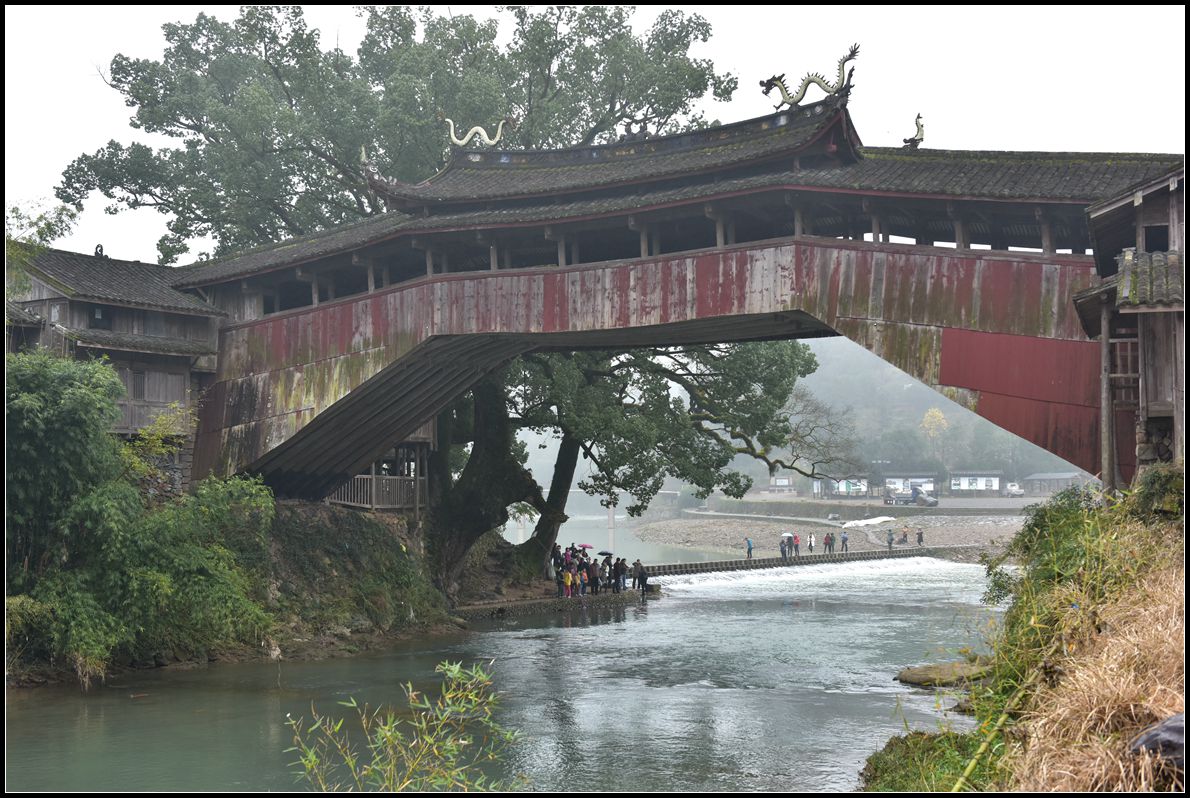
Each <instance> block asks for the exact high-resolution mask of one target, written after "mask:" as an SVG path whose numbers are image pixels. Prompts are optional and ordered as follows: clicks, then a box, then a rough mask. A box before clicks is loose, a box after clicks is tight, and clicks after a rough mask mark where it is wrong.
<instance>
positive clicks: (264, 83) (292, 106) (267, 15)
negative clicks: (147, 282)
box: [57, 6, 736, 263]
mask: <svg viewBox="0 0 1190 798" xmlns="http://www.w3.org/2000/svg"><path fill="white" fill-rule="evenodd" d="M360 13H361V14H363V15H364V16H365V20H366V25H367V35H366V36H365V38H364V40H363V42H362V44H361V45H360V47H359V50H358V53H357V54H356V57H352V56H351V55H349V54H347V53H344V52H343V51H342V50H340V49H338V48H334V49H330V50H324V49H322V46H321V43H320V40H319V34H318V31H317V30H311V29H310V28H308V27H307V25H306V22H305V18H304V16H303V14H302V10H301V8H300V7H284V8H275V7H264V6H247V7H245V8H244V9H243V10H242V11H241V13H240V16H239V18H238V19H237V20H235V21H234V22H230V23H228V22H222V21H220V20H218V19H215V18H214V17H210V16H207V15H205V14H200V15H199V16H198V19H197V20H195V22H194V23H193V24H189V25H184V24H171V25H166V26H164V31H165V38H166V42H167V47H166V50H165V53H164V55H163V57H162V59H161V60H160V61H157V60H152V59H140V58H129V57H127V56H124V55H117V56H116V57H115V58H114V59H112V63H111V70H110V74H109V76H108V82H109V84H110V85H111V86H112V87H113V88H115V89H116V90H117V91H119V92H120V93H121V94H122V95H123V96H124V99H125V102H126V103H127V104H128V105H129V106H130V107H132V108H134V109H135V113H134V115H133V117H132V119H131V124H132V126H133V127H134V128H139V129H142V130H145V131H148V132H151V133H161V134H165V135H167V136H170V137H172V138H175V139H177V141H178V145H177V146H175V147H162V148H159V149H156V150H154V149H152V148H150V147H148V146H145V145H143V144H130V145H125V144H121V143H119V142H116V141H111V142H109V143H108V144H107V146H105V147H104V148H102V149H101V150H99V151H98V152H95V153H92V154H89V155H82V156H80V157H79V158H77V159H76V160H75V161H74V162H73V163H72V164H71V165H70V166H69V167H68V168H67V169H66V171H65V173H64V175H63V181H62V184H61V185H60V186H59V187H58V190H57V194H58V197H59V198H60V199H62V200H63V201H64V202H68V203H72V204H76V205H78V204H81V203H83V202H84V201H85V200H86V199H87V197H88V196H89V195H90V194H91V192H93V191H99V192H100V193H102V194H103V195H104V196H105V197H107V198H108V199H109V200H112V203H111V205H110V206H109V210H111V211H112V212H116V211H119V210H123V209H129V208H142V207H151V208H156V209H157V210H159V211H161V212H162V213H164V214H166V215H168V216H169V217H170V219H169V222H168V228H169V233H168V234H167V235H166V236H164V237H163V238H162V239H161V241H160V242H159V244H158V248H159V250H160V256H161V261H162V262H163V263H172V262H174V261H176V260H177V259H178V257H179V256H180V255H182V254H184V253H185V252H187V251H188V244H187V241H188V240H190V239H194V238H196V237H201V236H210V237H212V238H214V240H215V242H216V254H226V253H229V252H234V251H236V250H239V249H243V248H246V247H252V246H257V245H260V244H268V243H273V242H275V241H279V240H281V239H283V238H286V237H289V236H293V235H301V234H304V233H311V232H316V231H318V230H323V229H326V228H328V227H331V226H334V225H336V224H340V223H343V222H347V221H352V220H356V219H359V218H361V217H365V216H371V215H374V214H376V213H380V212H382V211H383V208H382V206H381V205H380V203H379V202H378V201H377V199H376V198H375V197H374V196H373V195H371V194H370V193H369V192H368V187H367V182H366V180H365V177H364V174H363V171H362V168H361V165H360V151H361V148H364V147H366V148H367V152H368V154H369V156H370V157H371V158H372V159H373V160H374V161H375V162H376V164H377V165H378V166H379V167H380V169H381V171H382V172H384V173H385V174H389V175H392V176H394V177H396V178H398V179H402V180H422V179H424V178H426V177H428V176H429V175H431V174H433V173H434V171H436V169H437V168H438V167H439V166H441V164H442V159H443V154H444V151H445V149H446V147H445V145H446V135H445V128H444V124H443V122H442V118H443V117H450V118H452V119H454V120H455V121H456V122H458V123H459V124H461V125H465V126H468V127H469V126H471V125H473V124H493V123H494V122H495V121H496V120H497V119H499V118H502V117H506V116H509V117H514V118H517V119H518V120H519V124H518V125H517V127H516V128H515V130H513V131H512V132H511V134H510V136H511V138H510V146H513V147H555V146H571V145H576V144H582V143H591V142H596V141H603V140H607V139H608V138H610V137H612V135H613V134H614V132H615V130H616V128H617V126H618V125H621V124H623V123H625V122H633V123H636V124H642V123H643V124H648V125H650V126H651V127H652V128H653V129H654V130H655V131H659V132H668V131H676V130H679V129H683V128H689V127H692V126H701V125H703V124H705V122H704V120H703V119H702V118H701V117H700V116H699V115H697V114H695V113H693V111H692V108H693V104H694V102H695V101H696V100H698V99H700V98H702V97H703V96H705V95H706V94H708V93H711V94H712V95H713V96H715V97H716V98H719V99H727V98H728V97H730V95H731V93H732V91H733V90H734V89H735V86H736V81H735V78H734V77H732V76H731V75H727V74H720V73H717V72H716V71H715V70H714V68H713V66H712V64H711V63H710V62H709V61H706V60H700V59H695V58H691V57H690V55H689V50H690V47H691V46H692V45H693V44H694V43H695V42H699V41H706V40H707V39H708V37H709V36H710V25H709V24H708V23H707V22H706V20H704V19H703V18H702V17H699V16H698V15H686V14H683V13H682V12H680V11H665V12H663V13H662V14H661V15H660V16H659V17H658V18H657V20H656V22H655V23H654V25H653V27H652V28H651V29H650V31H649V32H648V33H647V34H645V35H644V36H643V37H641V36H637V35H636V34H635V33H634V32H633V31H632V28H631V27H630V25H629V24H628V22H629V17H630V15H631V9H630V8H625V7H608V6H590V7H585V8H582V9H577V8H573V7H551V8H546V9H543V10H528V9H524V8H514V9H511V10H510V13H511V16H512V21H513V24H514V31H513V39H512V43H511V44H510V45H509V46H507V47H503V46H501V45H499V44H498V43H497V30H498V28H497V24H496V22H494V21H479V20H476V19H475V18H473V17H471V16H447V17H438V16H435V15H434V14H433V13H432V12H430V11H428V10H421V11H415V10H413V9H411V8H409V7H406V6H386V7H366V8H363V9H361V10H360Z"/></svg>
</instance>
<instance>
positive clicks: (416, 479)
mask: <svg viewBox="0 0 1190 798" xmlns="http://www.w3.org/2000/svg"><path fill="white" fill-rule="evenodd" d="M416 446H417V449H416V452H417V454H416V455H415V457H414V463H413V519H414V520H415V521H421V480H422V466H421V464H422V457H423V452H424V451H425V448H426V447H425V444H421V443H418V444H416ZM426 484H427V485H428V484H429V483H428V482H427V483H426Z"/></svg>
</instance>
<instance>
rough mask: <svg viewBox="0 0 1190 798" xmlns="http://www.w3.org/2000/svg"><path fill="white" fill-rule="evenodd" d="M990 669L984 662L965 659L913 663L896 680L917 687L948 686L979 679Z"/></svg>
mask: <svg viewBox="0 0 1190 798" xmlns="http://www.w3.org/2000/svg"><path fill="white" fill-rule="evenodd" d="M990 670H991V668H990V667H989V666H988V665H986V664H983V663H972V662H966V661H963V662H941V663H937V664H934V665H914V666H912V667H909V668H905V669H904V670H902V671H901V672H900V673H898V674H897V681H898V682H902V683H903V684H912V685H916V686H918V687H950V686H952V685H964V684H970V683H971V682H975V681H979V680H980V679H982V678H983V677H984V676H986V675H987V674H988V672H989V671H990Z"/></svg>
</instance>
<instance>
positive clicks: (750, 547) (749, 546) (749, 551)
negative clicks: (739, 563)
mask: <svg viewBox="0 0 1190 798" xmlns="http://www.w3.org/2000/svg"><path fill="white" fill-rule="evenodd" d="M744 542H745V543H747V544H748V559H749V560H750V559H752V538H744Z"/></svg>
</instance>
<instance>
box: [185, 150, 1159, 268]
mask: <svg viewBox="0 0 1190 798" xmlns="http://www.w3.org/2000/svg"><path fill="white" fill-rule="evenodd" d="M863 153H864V158H863V159H862V160H861V161H859V162H858V163H854V164H848V165H843V166H837V167H831V168H819V169H802V170H799V171H786V170H781V171H772V172H766V173H763V174H759V175H750V176H743V177H734V178H726V179H723V178H720V179H715V180H710V179H704V180H702V181H697V180H694V179H692V180H691V181H688V182H687V183H686V184H684V185H681V186H678V187H671V188H662V189H658V188H652V189H650V188H649V187H647V186H640V187H638V188H636V189H631V188H622V189H620V190H616V191H615V192H614V193H613V192H610V191H605V192H603V193H602V194H595V195H592V194H588V195H586V196H581V197H575V198H574V199H573V200H572V201H570V202H557V203H547V204H537V205H524V204H515V203H511V202H509V203H504V204H497V205H496V207H494V208H489V209H482V210H464V211H455V212H448V213H436V214H433V215H431V216H410V215H406V214H400V213H388V214H383V215H380V216H375V217H372V218H371V219H366V220H364V221H361V222H356V223H354V224H350V225H343V226H340V227H336V228H333V229H331V230H327V231H325V232H322V233H314V234H311V235H307V236H303V237H300V238H294V239H290V240H288V241H285V242H283V243H281V244H277V245H274V246H267V247H262V248H259V249H256V250H252V251H250V252H246V253H243V254H241V255H236V256H233V257H231V258H227V259H225V260H222V261H217V262H214V263H205V264H196V265H194V266H190V267H186V268H184V269H182V270H179V271H177V272H175V273H176V274H177V275H178V279H176V280H175V282H174V285H176V286H179V287H186V286H196V285H204V284H209V283H214V282H221V281H223V280H230V279H235V278H239V277H241V276H244V275H247V274H255V273H259V272H263V271H268V270H270V269H275V268H281V267H284V266H287V265H290V264H296V263H304V262H308V261H311V260H315V259H317V258H322V257H327V256H329V255H334V254H338V253H343V252H349V251H351V250H352V249H356V248H358V247H362V246H365V245H367V244H370V243H374V242H377V241H381V240H384V239H388V238H394V237H396V236H398V235H401V234H415V233H418V232H422V231H433V230H445V229H457V228H468V227H497V226H504V225H516V224H531V223H535V222H541V223H549V222H557V221H562V220H565V219H574V218H585V217H597V216H601V215H610V214H616V213H625V212H631V211H635V210H641V209H645V208H649V207H657V206H662V205H672V204H682V203H689V202H695V201H699V200H701V199H704V198H711V197H715V196H722V195H727V194H732V193H738V192H754V191H758V190H765V189H793V190H798V189H801V190H807V191H815V190H828V191H842V192H852V193H856V194H864V193H887V194H908V195H918V196H922V195H927V196H936V197H954V198H956V199H958V198H966V199H982V200H992V201H997V200H999V201H1021V202H1025V201H1034V200H1038V201H1042V200H1045V201H1050V202H1054V201H1057V202H1065V203H1071V204H1078V203H1087V202H1091V201H1094V200H1096V199H1099V198H1101V197H1104V196H1110V195H1112V194H1113V193H1116V192H1118V191H1119V190H1120V189H1121V188H1122V187H1125V186H1127V185H1130V184H1132V183H1134V182H1136V180H1137V179H1140V178H1142V177H1144V176H1145V175H1154V174H1159V173H1161V172H1163V171H1165V170H1167V169H1168V168H1169V164H1170V163H1171V162H1174V161H1180V160H1181V157H1182V156H1180V155H1120V154H1111V153H1030V152H976V151H953V150H916V151H912V150H905V149H892V148H868V149H865V150H864V151H863Z"/></svg>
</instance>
